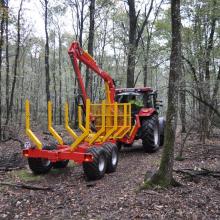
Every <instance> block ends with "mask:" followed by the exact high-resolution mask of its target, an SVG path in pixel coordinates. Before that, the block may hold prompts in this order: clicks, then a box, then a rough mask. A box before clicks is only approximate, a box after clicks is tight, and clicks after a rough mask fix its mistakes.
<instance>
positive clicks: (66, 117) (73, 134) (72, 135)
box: [64, 102, 78, 139]
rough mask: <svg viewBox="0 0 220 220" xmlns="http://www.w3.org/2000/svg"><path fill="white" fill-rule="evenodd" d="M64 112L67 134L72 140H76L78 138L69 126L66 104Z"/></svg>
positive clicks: (66, 104)
mask: <svg viewBox="0 0 220 220" xmlns="http://www.w3.org/2000/svg"><path fill="white" fill-rule="evenodd" d="M64 111H65V118H64V120H65V128H66V130H67V132H68V133H69V134H70V136H71V137H73V138H74V139H77V138H78V136H77V134H76V133H75V132H74V131H73V130H72V129H71V128H70V126H69V106H68V103H67V102H66V103H65V109H64Z"/></svg>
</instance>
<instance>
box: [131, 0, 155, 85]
mask: <svg viewBox="0 0 220 220" xmlns="http://www.w3.org/2000/svg"><path fill="white" fill-rule="evenodd" d="M153 2H154V1H153V0H151V2H150V7H149V9H148V12H147V6H146V5H145V17H144V20H143V22H142V24H141V26H140V27H139V26H138V19H139V15H140V10H139V11H138V12H136V7H135V0H128V7H129V12H128V16H129V47H128V62H127V87H134V71H135V60H136V54H137V48H138V44H139V41H140V39H141V36H142V34H143V31H144V28H145V26H146V25H147V23H148V19H149V16H150V13H151V11H152V9H153Z"/></svg>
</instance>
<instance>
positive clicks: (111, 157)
mask: <svg viewBox="0 0 220 220" xmlns="http://www.w3.org/2000/svg"><path fill="white" fill-rule="evenodd" d="M103 149H104V150H105V153H106V158H107V168H106V173H113V172H115V171H116V168H117V165H118V156H119V153H118V147H117V145H116V144H113V143H110V142H109V143H105V144H103Z"/></svg>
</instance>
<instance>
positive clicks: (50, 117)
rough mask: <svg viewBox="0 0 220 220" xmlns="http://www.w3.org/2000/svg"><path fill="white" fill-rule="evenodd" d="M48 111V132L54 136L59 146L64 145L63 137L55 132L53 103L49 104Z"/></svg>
mask: <svg viewBox="0 0 220 220" xmlns="http://www.w3.org/2000/svg"><path fill="white" fill-rule="evenodd" d="M47 109H48V130H49V132H50V133H51V134H52V135H53V137H54V138H55V139H56V140H57V141H58V143H59V144H61V145H63V139H62V137H61V136H60V135H59V134H58V133H57V132H56V131H55V129H54V128H53V126H52V103H51V101H49V102H48V104H47Z"/></svg>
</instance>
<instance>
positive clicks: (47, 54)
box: [44, 0, 50, 102]
mask: <svg viewBox="0 0 220 220" xmlns="http://www.w3.org/2000/svg"><path fill="white" fill-rule="evenodd" d="M44 3H45V5H44V7H45V8H44V10H45V12H44V13H45V14H44V28H45V37H46V42H45V59H44V64H45V77H46V97H47V102H49V101H50V69H49V39H48V30H47V26H48V0H45V1H44Z"/></svg>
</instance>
